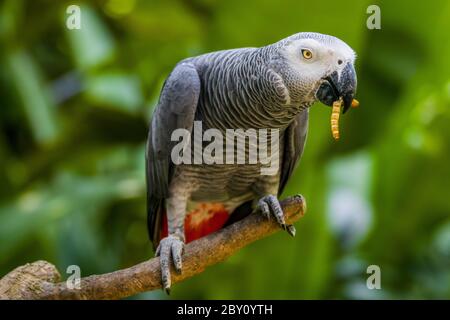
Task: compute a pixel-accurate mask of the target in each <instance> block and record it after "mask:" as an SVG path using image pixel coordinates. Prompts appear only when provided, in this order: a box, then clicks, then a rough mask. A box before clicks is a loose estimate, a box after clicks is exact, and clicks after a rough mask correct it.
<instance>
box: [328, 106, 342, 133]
mask: <svg viewBox="0 0 450 320" xmlns="http://www.w3.org/2000/svg"><path fill="white" fill-rule="evenodd" d="M341 106H342V98H341V99H339V100H338V101H335V102H333V109H332V111H331V121H330V122H331V134H332V135H333V138H334V139H335V140H339V115H340V113H341Z"/></svg>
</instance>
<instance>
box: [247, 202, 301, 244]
mask: <svg viewBox="0 0 450 320" xmlns="http://www.w3.org/2000/svg"><path fill="white" fill-rule="evenodd" d="M254 212H260V213H262V215H263V216H265V217H266V218H267V219H268V220H270V218H271V216H274V217H275V219H276V221H277V223H278V225H279V226H280V227H281V228H282V229H283V230H285V231H287V233H289V234H290V235H291V236H293V237H295V227H294V226H293V225H292V224H286V221H285V220H284V213H283V209H282V208H281V205H280V202H279V201H278V198H277V197H275V196H274V195H267V196H265V197H262V198H261V199H260V200H259V201H258V204H257V205H256V208H255V210H254Z"/></svg>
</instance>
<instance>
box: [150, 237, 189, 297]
mask: <svg viewBox="0 0 450 320" xmlns="http://www.w3.org/2000/svg"><path fill="white" fill-rule="evenodd" d="M183 251H184V239H182V238H181V237H178V236H177V235H169V236H168V237H166V238H163V239H161V241H160V243H159V246H158V248H157V249H156V253H155V255H156V256H159V263H160V266H161V281H162V287H163V290H164V291H165V292H166V293H167V294H170V287H171V285H172V281H171V277H170V263H171V262H172V263H173V265H174V267H175V270H176V271H177V272H178V273H181V270H182V258H181V256H182V254H183Z"/></svg>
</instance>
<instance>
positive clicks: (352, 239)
mask: <svg viewBox="0 0 450 320" xmlns="http://www.w3.org/2000/svg"><path fill="white" fill-rule="evenodd" d="M70 4H79V5H81V8H82V9H81V10H82V16H81V22H82V29H81V30H68V29H67V28H66V26H65V22H66V18H67V17H68V15H67V14H66V8H67V6H68V5H70ZM370 4H377V5H379V6H380V8H381V30H369V29H368V28H367V27H366V19H367V18H368V16H369V15H368V14H367V13H366V9H367V7H368V6H369V5H370ZM300 31H315V32H322V33H327V34H331V35H334V36H337V37H339V38H341V39H343V40H344V41H345V42H347V43H348V44H349V45H350V46H351V47H353V48H354V49H355V51H356V52H357V54H358V59H357V64H356V70H357V73H358V81H359V84H358V85H359V87H358V93H357V98H358V100H359V101H360V102H361V107H360V108H359V109H357V110H351V111H350V112H349V113H348V114H346V115H345V116H344V117H342V122H341V140H340V141H339V142H335V141H333V139H332V138H331V135H330V129H329V116H330V109H329V108H327V107H324V106H323V105H321V104H319V103H318V104H316V105H314V106H313V107H312V108H311V115H310V119H311V120H310V131H309V137H308V142H307V146H306V150H305V153H304V156H303V159H302V161H301V165H300V166H299V168H298V170H297V172H296V173H295V175H294V177H293V178H292V179H291V180H290V182H289V186H288V188H287V190H286V192H285V195H291V194H295V193H302V194H303V195H304V196H305V197H306V199H307V202H308V213H307V215H306V216H305V218H304V219H303V220H301V222H299V223H298V224H297V236H296V238H295V239H291V238H290V237H289V236H288V235H286V234H285V233H282V232H280V233H278V234H276V235H275V236H272V237H269V238H267V239H265V240H261V241H259V242H258V243H255V244H253V245H250V246H248V247H246V248H245V249H243V250H242V251H240V252H239V253H238V254H236V255H235V256H233V257H232V258H231V259H229V260H228V261H226V262H224V263H222V264H220V265H217V266H214V267H211V268H209V269H208V270H207V271H205V272H204V273H202V274H201V275H199V276H196V277H193V278H191V279H189V280H187V281H185V282H183V283H181V284H178V285H176V286H175V287H174V290H173V294H172V296H171V297H170V298H210V299H211V298H213V299H215V298H274V299H292V298H301V299H304V298H308V299H310V298H312V299H315V298H332V299H334V298H350V299H355V298H358V299H366V298H375V299H377V298H386V299H390V298H446V299H448V298H450V215H449V212H450V163H449V156H450V143H449V141H450V108H449V107H450V103H449V102H450V36H449V32H450V2H449V1H447V0H441V1H333V0H329V1H300V0H292V1H269V0H261V1H258V0H250V1H242V0H229V1H213V0H183V1H181V0H180V1H137V0H136V1H125V0H107V1H106V0H105V1H51V0H46V1H45V0H40V1H24V0H2V1H0V115H1V118H0V182H1V183H0V276H2V275H4V274H6V273H7V272H8V271H10V270H12V269H13V268H14V267H16V266H18V265H22V264H24V263H26V262H31V261H34V260H37V259H45V260H48V261H50V262H52V263H55V264H56V266H57V267H58V268H59V270H61V271H62V272H63V273H64V271H65V270H66V268H67V266H69V265H73V264H76V265H79V266H80V267H81V270H82V275H83V276H86V275H89V274H93V273H104V272H109V271H113V270H116V269H118V268H123V267H127V266H131V265H133V264H136V263H137V262H140V261H143V260H145V259H148V258H150V257H151V256H152V251H151V246H150V244H149V241H148V239H147V234H146V222H145V220H146V213H145V179H144V145H145V139H146V134H147V127H148V123H149V119H150V115H151V112H152V109H153V107H154V106H155V103H156V101H157V98H158V94H159V91H160V89H161V85H162V82H163V81H164V78H165V77H166V76H167V75H168V73H169V72H170V70H171V68H172V67H173V66H174V65H175V64H176V63H177V61H179V60H181V59H183V58H185V57H188V56H192V55H197V54H200V53H204V52H210V51H214V50H219V49H226V48H236V47H245V46H262V45H266V44H269V43H272V42H275V41H277V40H279V39H281V38H283V37H286V36H288V35H291V34H293V33H296V32H300ZM369 265H378V266H379V267H380V268H381V285H382V289H381V290H369V289H367V287H366V279H367V277H368V275H367V273H366V269H367V267H368V266H369ZM134 298H149V299H159V298H163V299H166V298H168V297H166V296H165V295H164V294H163V293H162V292H160V291H155V292H150V293H144V294H141V295H138V296H136V297H134Z"/></svg>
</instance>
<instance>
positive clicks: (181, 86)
mask: <svg viewBox="0 0 450 320" xmlns="http://www.w3.org/2000/svg"><path fill="white" fill-rule="evenodd" d="M200 87H201V84H200V78H199V75H198V73H197V70H196V69H195V67H194V65H192V64H190V63H181V64H178V65H177V66H176V67H175V68H174V69H173V71H172V72H171V74H170V75H169V77H168V78H167V79H166V81H165V82H164V85H163V88H162V91H161V95H160V98H159V102H158V105H157V106H156V109H155V112H154V114H153V117H152V121H151V124H150V129H149V133H148V139H147V150H146V180H147V227H148V232H149V237H150V240H151V241H152V243H153V246H154V247H155V248H156V246H157V245H158V242H159V234H160V228H161V218H162V214H163V211H164V199H165V198H167V197H168V190H169V184H170V181H171V179H172V176H173V171H174V165H173V163H172V161H171V158H170V157H171V151H172V148H173V146H175V145H176V144H177V143H179V142H177V141H171V135H172V132H173V131H174V130H176V129H186V130H189V131H190V132H192V126H193V123H194V117H195V112H196V110H197V104H198V99H199V95H200Z"/></svg>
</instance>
